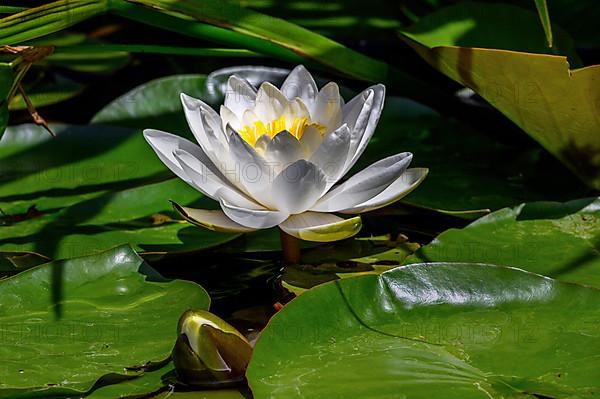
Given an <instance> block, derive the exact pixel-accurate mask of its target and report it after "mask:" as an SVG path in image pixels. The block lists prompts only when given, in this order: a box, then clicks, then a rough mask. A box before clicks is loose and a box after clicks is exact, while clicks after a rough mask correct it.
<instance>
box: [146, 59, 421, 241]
mask: <svg viewBox="0 0 600 399" xmlns="http://www.w3.org/2000/svg"><path fill="white" fill-rule="evenodd" d="M227 84H228V89H227V94H226V96H225V101H224V104H223V105H222V106H221V108H220V112H219V113H217V112H216V111H215V110H213V109H212V108H211V107H210V106H209V105H207V104H205V103H204V102H202V101H201V100H198V99H195V98H192V97H189V96H187V95H185V94H181V101H182V103H183V108H184V110H185V116H186V118H187V121H188V124H189V126H190V129H191V130H192V133H193V134H194V136H195V138H196V140H197V141H198V144H199V145H196V144H194V143H192V142H190V141H188V140H186V139H184V138H182V137H179V136H176V135H173V134H169V133H165V132H162V131H158V130H152V129H148V130H145V131H144V136H145V138H146V140H147V141H148V143H149V144H150V145H151V146H152V148H153V149H154V150H155V151H156V154H157V155H158V157H159V158H160V159H161V160H162V162H164V163H165V164H166V165H167V166H168V167H169V168H170V169H171V170H172V171H173V172H174V173H175V174H176V175H177V176H179V177H180V178H181V179H183V180H185V181H186V182H187V183H188V184H190V185H192V186H193V187H195V188H196V189H197V190H198V191H200V192H201V193H203V194H204V195H206V196H208V197H210V198H212V199H214V200H216V201H218V202H219V204H220V208H221V209H220V210H206V209H192V208H186V207H182V206H179V205H175V207H176V209H177V210H178V211H179V212H180V213H181V214H182V215H183V216H184V217H185V218H186V219H187V220H188V221H190V222H192V223H194V224H196V225H199V226H203V227H205V228H208V229H211V230H214V231H219V232H250V231H254V230H257V229H265V228H270V227H274V226H279V227H280V228H281V230H283V231H284V232H285V233H287V234H289V235H291V236H294V237H297V238H300V239H303V240H309V241H322V242H325V241H336V240H340V239H344V238H348V237H351V236H353V235H354V234H356V233H357V232H358V231H359V230H360V228H361V219H360V216H355V217H350V218H347V219H344V218H342V217H340V216H337V215H335V214H334V213H341V214H350V215H354V214H359V213H362V212H366V211H370V210H373V209H378V208H381V207H384V206H386V205H389V204H391V203H393V202H395V201H398V200H399V199H401V198H402V197H404V196H405V195H407V194H408V193H410V192H411V191H412V190H413V189H415V187H417V186H418V185H419V184H420V183H421V182H422V181H423V179H424V178H425V176H426V175H427V169H425V168H413V169H409V168H408V166H409V164H410V162H411V160H412V154H411V153H408V152H402V153H399V154H396V155H393V156H390V157H387V158H385V159H382V160H380V161H378V162H375V163H374V164H372V165H370V166H369V167H367V168H366V169H364V170H362V171H360V172H358V173H356V174H355V175H353V176H352V177H350V178H348V179H347V180H345V181H343V182H341V183H340V181H341V180H342V179H343V178H344V177H345V176H346V174H347V173H348V171H349V170H350V169H351V168H352V166H354V164H355V163H356V161H357V160H358V158H359V157H360V156H361V154H362V153H363V152H364V150H365V148H366V147H367V144H368V143H369V140H370V139H371V137H372V136H373V133H374V132H375V128H376V127H377V122H378V121H379V116H380V115H381V110H382V108H383V104H384V97H385V87H384V86H383V85H381V84H378V85H374V86H372V87H369V88H368V89H366V90H364V91H363V92H362V93H360V94H358V95H357V96H356V97H354V98H353V99H352V100H350V101H349V102H347V103H345V102H344V100H343V98H342V97H341V96H340V91H339V88H338V85H337V84H336V83H333V82H330V83H328V84H326V85H325V86H323V87H322V88H321V89H320V90H319V89H318V87H317V85H316V83H315V80H314V79H313V77H312V76H311V75H310V73H309V72H308V71H307V70H306V68H304V67H303V66H301V65H300V66H298V67H296V68H295V69H294V70H293V71H292V72H291V73H290V74H289V75H288V76H287V78H286V79H285V81H284V82H283V85H282V86H281V88H277V87H275V86H274V85H273V84H271V83H269V82H264V83H262V84H261V85H260V87H259V88H258V90H257V89H256V88H255V87H254V86H252V84H250V83H249V82H248V81H247V80H245V79H242V78H240V77H238V76H236V75H233V76H231V77H230V78H229V80H228V82H227Z"/></svg>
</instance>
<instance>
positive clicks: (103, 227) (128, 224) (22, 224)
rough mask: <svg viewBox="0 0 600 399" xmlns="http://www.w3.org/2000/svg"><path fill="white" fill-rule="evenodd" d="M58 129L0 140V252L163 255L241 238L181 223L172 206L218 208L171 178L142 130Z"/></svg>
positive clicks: (20, 130) (12, 131)
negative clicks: (118, 248) (125, 250)
mask: <svg viewBox="0 0 600 399" xmlns="http://www.w3.org/2000/svg"><path fill="white" fill-rule="evenodd" d="M55 130H56V132H57V138H55V139H53V138H52V137H50V136H49V135H48V133H47V132H45V131H44V130H43V129H42V128H40V127H37V126H33V125H22V126H18V127H11V128H9V129H8V130H7V132H6V134H5V135H4V137H3V138H2V140H1V141H0V153H1V155H2V156H3V158H2V159H1V160H0V165H1V166H2V171H3V175H2V177H1V181H2V183H3V184H2V186H1V187H0V209H2V211H3V212H4V215H3V216H2V217H1V218H0V221H1V222H2V224H3V226H2V229H1V230H0V251H9V252H35V253H37V254H41V255H43V256H46V257H49V258H53V259H57V258H68V257H73V256H82V255H88V254H91V253H96V252H99V251H101V250H104V249H106V248H110V247H113V246H115V245H120V244H125V243H130V244H132V245H133V246H134V247H135V248H136V250H138V251H140V252H145V253H154V254H165V253H172V252H189V251H194V250H201V249H206V248H210V247H214V246H216V245H219V244H222V243H225V242H227V241H230V240H231V239H233V238H235V237H237V235H234V234H216V233H213V232H210V231H207V230H203V229H198V228H195V227H192V226H191V225H189V224H188V223H187V222H184V221H182V220H181V218H180V217H179V216H178V215H177V214H176V213H175V212H174V211H173V210H172V208H171V204H170V203H169V200H170V199H173V200H177V201H179V202H180V203H182V204H185V205H192V204H193V206H196V207H204V208H206V207H215V206H216V203H215V202H214V201H212V200H209V199H207V198H205V197H203V195H202V194H200V193H199V192H198V191H196V190H195V189H193V188H192V187H190V186H189V185H187V184H186V183H185V182H183V181H182V180H180V179H178V178H174V177H172V173H171V172H170V171H169V170H168V169H167V168H166V166H165V165H164V164H163V163H162V162H161V161H160V160H159V159H158V158H157V157H156V155H155V154H154V152H153V151H152V149H151V148H150V146H149V145H148V144H147V143H146V141H145V140H144V138H143V137H142V134H141V132H140V131H134V130H129V129H125V128H119V127H113V126H102V125H93V126H86V127H83V126H82V127H73V126H58V127H57V128H56V129H55ZM74 149H76V150H74ZM132 154H135V156H132ZM165 179H166V180H165Z"/></svg>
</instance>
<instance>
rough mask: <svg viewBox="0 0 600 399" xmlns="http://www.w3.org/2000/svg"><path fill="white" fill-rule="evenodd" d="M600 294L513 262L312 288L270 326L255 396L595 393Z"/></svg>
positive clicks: (255, 365) (427, 269)
mask: <svg viewBox="0 0 600 399" xmlns="http://www.w3.org/2000/svg"><path fill="white" fill-rule="evenodd" d="M599 317H600V292H599V291H598V290H595V289H590V288H585V287H582V286H578V285H574V284H567V283H561V282H558V281H555V280H552V279H549V278H545V277H542V276H539V275H535V274H531V273H527V272H524V271H521V270H517V269H511V268H505V267H499V266H493V265H482V264H446V263H437V264H418V265H410V266H404V267H399V268H396V269H393V270H391V271H388V272H386V273H383V274H382V275H381V276H362V277H358V278H351V279H344V280H338V281H335V282H332V283H328V284H324V285H321V286H319V287H316V288H314V289H312V290H309V291H307V292H306V293H305V294H303V295H301V296H300V297H298V298H297V299H295V300H293V301H292V302H290V303H289V304H288V305H287V306H286V307H284V308H283V310H281V311H280V312H278V313H277V314H276V315H275V316H274V317H273V318H272V319H271V321H270V322H269V324H268V326H267V327H266V329H265V330H264V331H263V332H262V334H261V337H260V339H259V341H258V343H257V344H256V347H255V349H254V355H253V358H252V361H251V362H250V366H249V369H248V373H247V377H248V380H249V384H250V387H251V389H252V391H253V393H254V395H255V396H256V397H259V398H263V397H286V398H297V397H298V398H299V397H331V396H340V397H360V398H381V397H396V396H397V395H398V394H399V393H400V394H401V395H405V396H406V397H409V398H431V397H444V398H448V399H453V398H456V399H468V398H496V397H504V398H515V399H516V398H533V397H593V396H595V394H596V393H597V381H598V380H599V379H600V368H598V362H597V358H598V356H599V354H600V352H599V348H600V334H599V333H598V331H599V330H598V324H597V321H598V318H599Z"/></svg>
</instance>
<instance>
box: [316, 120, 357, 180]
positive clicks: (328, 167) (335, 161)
mask: <svg viewBox="0 0 600 399" xmlns="http://www.w3.org/2000/svg"><path fill="white" fill-rule="evenodd" d="M349 149H350V129H348V126H347V125H345V124H344V125H342V126H341V127H340V128H339V129H336V130H335V131H333V132H331V133H329V134H327V136H325V138H324V139H323V142H322V143H321V145H320V146H319V148H318V149H317V150H316V151H315V153H314V154H313V155H312V157H311V158H310V162H312V163H314V164H316V165H318V166H319V168H320V169H321V170H322V171H323V173H324V174H325V176H326V178H327V188H326V189H328V188H329V187H331V186H333V185H334V184H335V183H336V182H337V181H338V180H339V179H340V177H341V176H340V175H341V173H342V171H343V169H344V165H345V164H346V159H347V158H348V151H349Z"/></svg>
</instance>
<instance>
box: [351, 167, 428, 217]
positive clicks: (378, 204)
mask: <svg viewBox="0 0 600 399" xmlns="http://www.w3.org/2000/svg"><path fill="white" fill-rule="evenodd" d="M428 173H429V169H427V168H412V169H408V170H407V171H406V172H404V173H403V174H402V175H401V176H400V177H399V178H397V179H396V181H394V182H393V183H392V184H390V185H389V186H388V187H387V188H386V189H385V190H383V191H382V192H381V193H379V194H378V195H377V196H375V197H373V198H371V199H369V200H367V201H365V202H363V203H360V204H358V205H355V206H353V207H351V208H348V209H344V210H341V211H340V212H342V213H348V214H357V213H363V212H369V211H372V210H375V209H379V208H383V207H384V206H387V205H390V204H393V203H394V202H396V201H398V200H400V199H402V198H404V197H405V196H407V195H408V194H410V193H411V192H412V191H413V190H414V189H415V188H417V187H418V186H419V184H421V183H422V182H423V180H425V177H427V174H428Z"/></svg>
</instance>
